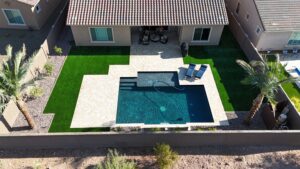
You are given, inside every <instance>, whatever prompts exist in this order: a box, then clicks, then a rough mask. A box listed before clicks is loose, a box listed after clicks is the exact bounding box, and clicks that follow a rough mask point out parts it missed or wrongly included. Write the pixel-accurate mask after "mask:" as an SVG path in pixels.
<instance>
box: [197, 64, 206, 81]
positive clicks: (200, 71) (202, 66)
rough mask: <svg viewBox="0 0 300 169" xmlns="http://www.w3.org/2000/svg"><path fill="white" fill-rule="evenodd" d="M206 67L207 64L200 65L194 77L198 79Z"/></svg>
mask: <svg viewBox="0 0 300 169" xmlns="http://www.w3.org/2000/svg"><path fill="white" fill-rule="evenodd" d="M206 69H207V66H206V65H201V67H200V69H199V71H198V72H197V73H196V75H195V77H196V78H198V79H201V78H202V76H203V74H204V73H205V71H206Z"/></svg>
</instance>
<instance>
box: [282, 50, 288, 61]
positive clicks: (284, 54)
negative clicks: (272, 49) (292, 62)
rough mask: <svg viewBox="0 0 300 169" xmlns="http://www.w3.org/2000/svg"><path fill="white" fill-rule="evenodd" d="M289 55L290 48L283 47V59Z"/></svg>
mask: <svg viewBox="0 0 300 169" xmlns="http://www.w3.org/2000/svg"><path fill="white" fill-rule="evenodd" d="M288 55H289V50H288V49H283V50H282V57H283V60H284V58H286V57H287V56H288Z"/></svg>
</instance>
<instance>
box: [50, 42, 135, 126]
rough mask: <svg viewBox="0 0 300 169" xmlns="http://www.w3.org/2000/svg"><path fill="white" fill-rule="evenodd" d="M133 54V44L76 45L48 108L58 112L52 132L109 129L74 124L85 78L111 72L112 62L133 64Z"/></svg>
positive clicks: (113, 63) (59, 78)
mask: <svg viewBox="0 0 300 169" xmlns="http://www.w3.org/2000/svg"><path fill="white" fill-rule="evenodd" d="M129 54H130V48H129V47H74V48H72V49H71V52H70V54H69V56H68V57H67V59H66V61H65V64H64V66H63V68H62V71H61V73H60V75H59V77H58V80H57V82H56V85H55V87H54V89H53V91H52V94H51V96H50V98H49V101H48V103H47V106H46V108H45V110H44V112H45V113H54V114H55V116H54V119H53V122H52V124H51V127H50V130H49V132H77V131H78V132H83V131H107V130H108V129H107V128H88V129H71V128H70V125H71V121H72V117H73V113H74V111H75V106H76V102H77V98H78V94H79V90H80V86H81V82H82V79H83V76H84V75H99V74H107V73H108V69H109V65H124V64H129ZM99 109H101V107H99Z"/></svg>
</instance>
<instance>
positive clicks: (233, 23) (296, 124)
mask: <svg viewBox="0 0 300 169" xmlns="http://www.w3.org/2000/svg"><path fill="white" fill-rule="evenodd" d="M228 18H229V22H230V24H229V27H230V30H231V32H232V33H233V35H234V37H235V39H236V40H237V41H238V43H239V45H240V47H241V48H242V50H243V51H244V53H245V54H246V56H247V57H248V59H249V60H262V58H261V56H260V54H259V52H258V51H257V49H256V48H255V47H254V45H253V44H252V43H251V41H250V40H249V39H248V36H247V34H246V33H245V32H244V30H243V28H242V27H241V25H240V24H239V22H238V21H237V20H236V19H235V17H234V15H233V13H232V12H230V11H228ZM277 100H279V101H283V100H288V101H289V103H290V105H291V106H290V107H291V108H290V111H289V115H288V121H289V123H290V125H291V127H292V129H300V114H299V113H298V111H297V110H296V108H295V107H294V106H293V104H292V102H291V101H290V99H289V97H288V96H287V94H286V93H285V92H284V90H283V89H282V88H280V90H279V91H278V93H277Z"/></svg>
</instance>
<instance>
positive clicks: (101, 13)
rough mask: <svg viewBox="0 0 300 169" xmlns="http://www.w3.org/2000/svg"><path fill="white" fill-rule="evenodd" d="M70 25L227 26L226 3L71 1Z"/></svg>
mask: <svg viewBox="0 0 300 169" xmlns="http://www.w3.org/2000/svg"><path fill="white" fill-rule="evenodd" d="M67 24H68V25H89V26H96V25H106V26H109V25H111V26H113V25H115V26H143V25H144V26H155V25H160V26H164V25H169V26H171V25H174V26H176V25H226V24H228V18H227V13H226V8H225V3H224V0H70V6H69V12H68V18H67Z"/></svg>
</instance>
